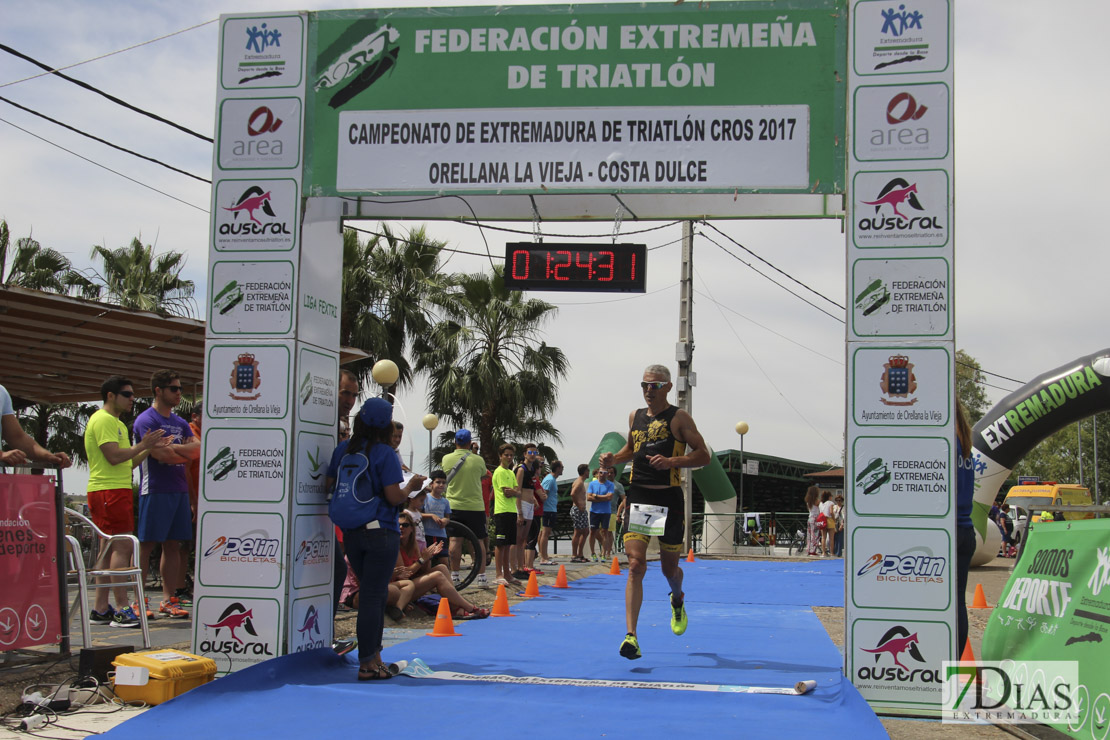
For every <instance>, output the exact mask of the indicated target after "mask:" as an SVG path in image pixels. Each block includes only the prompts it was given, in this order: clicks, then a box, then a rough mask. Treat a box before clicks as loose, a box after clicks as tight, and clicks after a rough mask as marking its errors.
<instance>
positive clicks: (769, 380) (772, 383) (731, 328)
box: [694, 237, 842, 452]
mask: <svg viewBox="0 0 1110 740" xmlns="http://www.w3.org/2000/svg"><path fill="white" fill-rule="evenodd" d="M707 238H708V237H707ZM694 274H696V275H697V276H698V280H701V283H702V287H704V288H705V290H706V293H707V295H708V297H709V300H711V301H713V304H714V305H715V306H717V310H718V311H720V312H721V318H722V319H723V320H724V322H725V325H726V326H728V328H729V331H731V332H732V334H733V336H734V337H736V341H737V342H738V343H739V344H740V346H741V347H743V348H744V351H745V352H747V353H748V357H750V358H751V360H752V362H753V363H754V364H755V366H756V368H757V369H758V370H759V372H760V373H762V374H763V378H764V379H765V380H766V381H767V383H768V384H770V386H771V387H772V388H774V389H775V391H776V392H777V393H778V394H779V397H780V398H782V400H783V401H784V402H785V403H786V405H787V406H789V407H790V409H791V410H792V411H793V412H794V413H795V414H797V415H798V418H800V419H801V420H802V421H804V422H805V423H806V426H808V427H809V428H810V429H812V430H813V433H814V434H816V435H817V436H818V437H820V438H821V439H822V441H824V443H825V444H827V445H828V446H829V447H831V448H832V449H833V451H834V452H842V450H838V449H837V447H836V445H834V444H833V443H832V442H830V441H829V440H828V439H826V438H825V435H823V434H821V431H820V430H819V429H818V428H817V427H815V426H814V425H813V422H811V421H810V420H809V419H808V418H806V415H805V414H803V413H802V412H801V411H799V410H798V408H797V407H796V406H795V405H794V404H792V403H790V399H789V398H787V397H786V394H785V393H783V392H782V389H780V388H779V387H778V385H776V384H775V381H774V380H773V379H772V378H771V376H770V375H769V374H768V373H767V371H766V370H764V369H763V366H762V365H760V364H759V360H757V359H756V357H755V354H754V353H753V352H752V351H751V349H749V348H748V345H747V344H745V343H744V340H743V339H741V338H740V333H739V332H737V331H736V327H734V326H733V325H732V322H730V321H729V320H728V317H727V316H725V313H724V311H723V310H722V308H721V304H720V303H719V302H718V301H717V299H716V298H714V297H713V295H712V294H710V293H709V286H708V285H707V284H706V282H705V279H704V278H702V276H701V274H700V273H698V272H697V270H694ZM803 300H804V299H803ZM818 310H820V309H818Z"/></svg>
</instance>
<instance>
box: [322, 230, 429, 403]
mask: <svg viewBox="0 0 1110 740" xmlns="http://www.w3.org/2000/svg"><path fill="white" fill-rule="evenodd" d="M444 246H445V244H444V242H440V241H436V240H434V239H429V238H428V235H427V233H426V231H425V229H424V227H419V228H414V229H411V230H410V231H409V232H408V234H407V236H405V237H400V236H397V235H395V234H394V233H393V232H392V231H391V230H390V229H389V227H388V226H386V225H383V226H382V234H381V235H380V236H378V235H375V236H373V237H372V238H370V239H369V240H367V241H365V242H361V241H359V238H358V233H357V232H355V231H353V230H351V229H347V230H346V231H344V232H343V292H342V299H341V300H342V306H341V315H340V322H339V341H340V344H343V345H345V346H349V347H355V348H357V349H361V350H362V351H364V352H366V353H367V354H368V355H370V358H369V359H367V360H363V361H360V362H356V363H351V364H350V365H349V366H348V367H349V368H350V369H351V370H352V371H353V372H354V373H355V375H357V376H358V377H359V381H360V382H361V383H362V384H363V386H365V385H366V384H367V383H368V382H369V380H370V369H371V368H372V367H373V365H374V362H375V361H376V360H378V359H382V358H388V359H390V360H393V361H394V362H396V363H397V368H398V369H399V370H400V376H399V378H398V384H399V385H401V386H407V385H409V384H410V383H411V382H412V377H413V372H414V368H413V366H412V364H411V363H410V361H409V359H408V356H409V355H410V354H415V353H416V352H418V351H420V348H421V347H422V348H423V349H424V351H428V350H429V347H427V342H426V341H424V342H422V343H421V345H420V347H418V346H417V338H420V337H426V335H427V334H428V332H429V331H430V330H431V326H432V323H433V319H432V315H431V313H430V310H431V308H432V306H433V300H435V301H438V302H441V303H442V302H444V301H447V302H449V299H447V298H445V295H446V291H447V289H448V287H449V285H450V278H449V277H448V276H446V275H444V274H442V273H441V272H440V271H439V270H440V257H441V254H442V251H443V247H444Z"/></svg>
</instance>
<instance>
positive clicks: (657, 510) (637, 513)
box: [628, 504, 667, 537]
mask: <svg viewBox="0 0 1110 740" xmlns="http://www.w3.org/2000/svg"><path fill="white" fill-rule="evenodd" d="M666 527H667V507H666V506H648V505H647V504H632V508H631V509H630V510H629V512H628V531H629V532H637V533H639V534H646V535H647V536H649V537H662V536H663V531H664V530H665V529H666Z"/></svg>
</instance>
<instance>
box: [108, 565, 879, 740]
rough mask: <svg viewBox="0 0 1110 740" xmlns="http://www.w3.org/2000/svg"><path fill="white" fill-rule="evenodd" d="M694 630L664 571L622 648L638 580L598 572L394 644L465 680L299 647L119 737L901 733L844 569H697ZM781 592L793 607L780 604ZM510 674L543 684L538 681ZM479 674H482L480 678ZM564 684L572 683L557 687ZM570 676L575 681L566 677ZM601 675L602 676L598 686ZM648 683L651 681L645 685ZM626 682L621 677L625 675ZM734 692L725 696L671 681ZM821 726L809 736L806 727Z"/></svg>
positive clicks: (655, 573) (389, 656)
mask: <svg viewBox="0 0 1110 740" xmlns="http://www.w3.org/2000/svg"><path fill="white" fill-rule="evenodd" d="M682 566H683V569H684V570H685V574H686V577H685V583H684V590H685V592H686V600H687V611H688V614H689V621H690V624H689V629H688V630H687V631H686V633H685V634H684V635H682V636H676V635H674V634H672V633H671V629H670V609H669V607H668V605H667V591H668V588H667V583H666V580H665V579H664V578H663V577H662V574H661V572H660V569H659V565H658V564H657V563H652V564H651V565H650V566H649V570H648V574H647V576H646V578H645V583H644V604H643V610H642V612H641V617H640V625H639V637H640V646H641V649H642V651H643V657H642V658H641V659H639V660H635V661H628V660H625V659H624V658H621V657H620V656H619V655H618V647H619V645H620V642H621V640H622V639H623V637H624V632H625V626H624V590H625V583H626V577H625V576H619V577H618V576H610V575H598V576H593V577H590V578H585V579H581V580H578V581H573V582H572V583H571V585H570V588H569V589H553V588H547V587H544V588H542V589H541V593H542V594H543V596H541V597H540V598H536V599H531V600H529V601H527V602H522V603H519V604H515V605H514V606H513V607H512V610H513V613H514V614H516V616H515V617H506V618H500V619H499V618H490V619H485V620H479V621H466V622H456V623H455V629H456V631H458V632H460V633H461V634H462V635H463V636H462V637H445V638H432V637H422V638H420V639H416V640H411V641H408V642H405V643H402V644H399V645H396V646H394V647H391V648H387V649H386V650H385V651H384V652H383V657H384V658H385V659H386V660H387V661H399V660H409V661H412V660H414V659H417V658H419V659H420V660H422V661H424V662H425V663H426V664H427V665H428V667H429V668H430V669H431V670H433V671H446V672H452V673H454V674H463V675H462V680H458V678H457V677H456V679H455V680H441V679H439V678H434V677H433V678H413V677H408V676H398V677H396V678H393V679H391V680H388V681H374V682H363V683H359V682H357V681H356V680H355V674H356V670H357V662H356V660H355V656H354V655H350V656H344V657H342V658H341V657H337V656H336V655H334V654H333V653H331V652H330V651H328V650H326V649H325V650H317V651H314V652H310V653H304V654H297V655H289V656H285V657H282V658H277V659H275V660H270V661H267V662H265V663H262V664H259V665H256V666H252V667H250V668H247V669H245V670H242V671H239V672H238V673H235V674H232V675H229V676H226V677H224V678H221V679H218V680H217V681H215V682H214V683H211V684H207V685H205V686H202V687H200V688H198V689H194V690H193V691H191V692H189V693H187V694H185V695H184V696H182V697H179V698H178V699H174V700H173V701H171V702H169V703H167V704H164V705H162V706H159V707H156V708H154V709H152V710H151V711H148V712H146V713H144V714H143V715H141V716H138V717H136V718H134V719H132V720H129V721H128V722H126V723H124V724H123V725H121V726H120V727H119V728H117V729H116V730H114V731H113V732H110V733H107V735H106V737H113V736H117V737H119V738H125V737H126V738H131V737H135V736H136V733H137V734H138V735H139V736H146V735H149V734H154V733H159V732H170V731H176V730H179V729H180V728H181V727H182V726H186V725H187V726H194V727H196V726H204V727H219V728H220V732H221V733H222V734H228V735H230V736H236V735H243V734H249V735H251V736H266V735H267V734H272V735H274V736H282V737H291V736H299V735H301V734H302V733H306V734H311V733H314V732H319V730H320V728H321V727H326V728H327V732H328V733H329V734H333V733H334V734H339V735H343V734H345V733H360V734H361V733H366V732H371V731H372V732H381V731H387V732H400V731H401V730H400V729H399V727H400V725H399V724H398V723H406V724H405V727H406V729H405V730H404V732H405V733H406V734H412V733H424V732H432V731H448V732H450V733H451V734H452V735H455V736H460V737H476V736H479V735H481V736H483V737H491V736H492V737H497V736H499V735H509V734H512V733H516V732H520V730H521V728H522V727H526V728H527V732H528V734H529V735H530V736H538V737H579V736H581V735H582V734H583V733H590V734H596V735H601V734H607V735H610V736H618V737H631V736H638V737H660V736H666V735H667V734H668V733H681V735H682V736H683V737H685V736H687V735H688V734H693V735H699V734H706V733H710V732H713V733H720V732H726V733H729V734H728V735H727V736H739V735H743V736H753V737H754V736H760V735H767V736H784V735H786V736H794V735H801V734H805V733H806V732H808V731H810V729H811V728H830V727H834V728H836V731H837V733H839V734H851V735H852V736H853V737H855V738H859V739H862V738H869V737H886V732H885V731H884V730H883V728H882V726H881V724H880V723H879V721H878V719H877V718H876V717H875V715H874V713H873V712H872V711H871V709H870V708H869V707H868V706H867V704H866V703H865V702H864V701H863V699H862V698H861V697H860V695H859V693H858V692H857V691H856V690H855V688H854V687H853V686H852V685H851V683H850V682H849V681H848V680H847V679H845V678H844V677H843V676H842V674H841V670H840V666H841V657H840V654H839V652H838V650H837V648H836V647H835V646H834V645H833V643H832V641H831V640H830V639H829V637H828V635H827V633H826V632H825V630H824V628H823V627H822V626H821V623H820V622H819V620H818V619H817V617H816V616H815V614H814V613H813V610H812V609H811V608H809V606H805V605H803V604H802V603H801V602H803V601H804V600H805V599H806V597H807V596H808V597H809V598H810V603H821V604H827V605H836V604H838V603H842V592H843V582H844V576H843V567H842V565H841V564H840V563H839V562H835V563H834V562H831V561H825V562H821V563H803V564H791V563H753V562H745V563H738V562H710V561H699V562H697V563H683V564H682ZM776 601H778V602H780V603H775V602H776ZM490 676H497V677H505V676H512V677H522V678H523V677H533V678H528V679H527V680H530V681H534V683H531V684H525V683H507V682H504V681H505V680H506V679H504V678H498V679H496V680H493V679H490V678H489V677H490ZM469 677H472V678H469ZM539 678H544V679H560V680H543V681H540V680H539ZM561 679H567V680H561ZM802 680H812V681H815V682H816V689H815V690H814V691H812V692H810V693H809V694H806V695H804V696H782V695H758V694H757V695H752V694H741V693H735V691H736V689H735V688H729V687H737V686H763V687H789V686H793V685H794V684H795V683H796V682H798V681H802ZM587 682H589V683H587ZM628 682H637V683H636V686H644V685H648V686H650V688H647V689H646V690H645V688H633V687H630V686H629V685H627V683H628ZM622 683H624V684H626V685H623V686H622V685H619V684H622ZM667 684H685V685H697V686H699V687H700V686H709V687H722V688H720V689H716V690H713V691H705V690H689V689H688V688H686V689H683V688H682V687H674V686H672V687H668V686H667ZM807 728H810V729H807Z"/></svg>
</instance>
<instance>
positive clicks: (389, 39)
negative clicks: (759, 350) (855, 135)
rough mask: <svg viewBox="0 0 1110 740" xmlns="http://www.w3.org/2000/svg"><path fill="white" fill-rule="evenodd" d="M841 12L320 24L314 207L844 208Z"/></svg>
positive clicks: (312, 43)
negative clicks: (700, 201) (476, 201)
mask: <svg viewBox="0 0 1110 740" xmlns="http://www.w3.org/2000/svg"><path fill="white" fill-rule="evenodd" d="M846 59H847V10H846V6H845V1H844V0H799V1H797V2H789V3H782V2H775V3H772V2H721V3H716V2H715V3H712V4H702V3H685V4H674V3H648V4H641V3H626V4H604V5H559V6H555V5H552V6H515V7H514V6H505V5H503V6H497V7H475V8H435V9H396V10H380V9H376V10H346V11H323V12H319V13H313V14H310V15H309V30H308V60H307V64H308V75H307V80H308V83H309V84H308V89H307V90H306V93H307V100H306V133H305V136H306V141H310V142H311V144H312V145H311V146H310V147H306V151H307V152H309V153H310V157H309V158H308V161H306V171H305V172H306V175H305V190H306V192H308V193H310V194H312V195H323V196H330V195H362V194H376V195H391V194H392V195H397V194H410V193H442V192H457V191H465V192H472V193H495V192H502V193H504V192H516V193H549V192H560V191H561V192H601V193H605V192H729V193H732V192H779V193H790V192H799V193H801V192H804V193H839V192H843V191H844V178H845V176H844V130H845V111H844V109H845V100H846V88H845V83H844V82H843V77H844V70H845V65H846Z"/></svg>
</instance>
